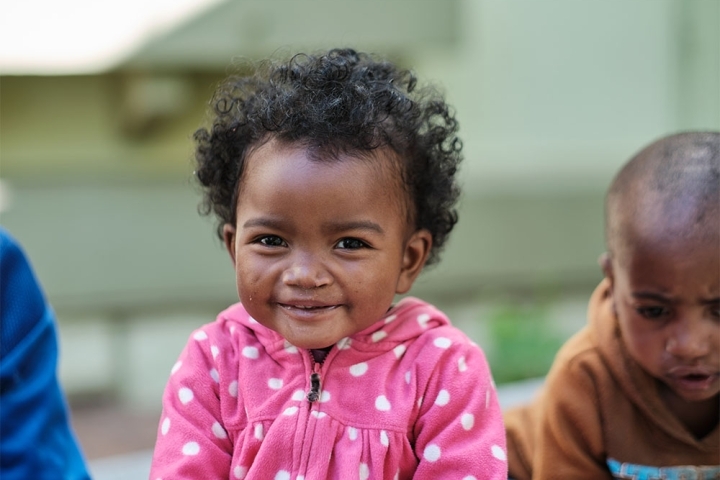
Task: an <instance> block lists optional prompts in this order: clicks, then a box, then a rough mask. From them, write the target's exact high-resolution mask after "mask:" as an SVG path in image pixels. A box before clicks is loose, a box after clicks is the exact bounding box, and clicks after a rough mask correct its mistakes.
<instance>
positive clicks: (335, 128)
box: [151, 49, 507, 480]
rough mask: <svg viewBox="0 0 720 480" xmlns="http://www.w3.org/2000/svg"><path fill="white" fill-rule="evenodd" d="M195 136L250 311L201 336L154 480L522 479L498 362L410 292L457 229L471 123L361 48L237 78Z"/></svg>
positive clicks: (175, 390)
mask: <svg viewBox="0 0 720 480" xmlns="http://www.w3.org/2000/svg"><path fill="white" fill-rule="evenodd" d="M213 106H214V122H213V125H212V128H210V129H209V130H206V129H201V130H199V131H198V132H197V133H196V135H195V139H196V141H197V144H198V146H197V154H196V158H197V170H196V176H197V178H198V180H199V182H200V183H201V184H202V186H203V187H204V193H205V195H204V203H203V204H202V206H203V207H204V212H205V213H209V212H214V213H215V215H216V216H217V218H218V220H219V221H218V228H217V231H218V234H219V236H220V237H221V238H222V240H223V241H224V243H225V247H226V248H227V251H228V252H229V254H230V257H231V259H232V262H233V265H234V268H235V272H236V281H237V291H238V296H239V298H240V303H238V304H235V305H233V306H231V307H230V308H228V309H227V310H225V311H223V312H221V313H220V315H219V316H218V318H217V320H216V321H215V322H213V323H209V324H207V325H205V326H203V327H201V328H200V329H198V330H197V331H195V332H194V333H193V334H192V335H191V338H190V339H189V341H188V343H187V346H186V347H185V349H184V351H183V352H182V353H181V355H180V358H179V360H178V362H177V363H176V364H175V366H174V367H173V368H172V372H171V376H170V379H169V381H168V384H167V387H166V390H165V394H164V397H163V413H162V416H161V419H160V425H159V429H158V436H157V443H156V447H155V452H154V458H153V464H152V475H151V478H152V479H155V478H163V479H178V478H201V479H221V478H222V479H226V478H231V479H243V478H246V479H275V480H290V479H292V480H303V479H307V480H311V479H312V480H315V479H326V478H328V479H329V478H332V479H339V480H348V479H370V478H372V479H409V478H422V479H440V478H448V479H450V478H455V479H465V480H470V479H481V478H482V479H484V478H493V479H501V478H503V479H504V478H507V464H506V453H505V433H504V427H503V423H502V415H501V412H500V409H499V405H498V402H497V398H496V393H495V390H494V387H493V382H492V379H491V376H490V372H489V369H488V365H487V363H486V360H485V358H484V356H483V353H482V351H481V350H480V349H479V348H478V346H477V345H475V344H474V343H472V342H471V341H470V340H469V339H468V338H467V337H466V336H465V335H464V334H463V333H461V332H460V331H459V330H457V329H455V328H454V327H452V326H451V324H450V322H449V320H448V319H447V318H446V316H445V315H444V314H443V313H442V312H440V311H438V310H437V309H436V308H434V307H433V306H431V305H429V304H427V303H425V302H423V301H421V300H418V299H416V298H411V297H407V298H404V299H402V300H400V301H399V302H397V303H393V300H394V297H395V295H396V294H403V293H406V292H407V291H408V290H409V289H410V288H411V286H412V284H413V282H414V281H415V279H416V278H417V276H418V275H419V274H420V272H421V271H422V269H423V267H424V266H425V265H426V264H431V263H434V262H436V261H437V260H438V255H439V252H440V250H441V248H442V247H443V245H444V244H445V241H446V239H447V237H448V234H449V233H450V231H451V230H452V228H453V226H454V224H455V223H456V220H457V215H456V211H455V209H454V204H455V202H456V200H457V197H458V193H459V190H458V186H457V184H456V180H455V172H456V169H457V166H458V162H459V161H460V159H461V155H460V142H459V140H458V139H457V137H456V131H457V123H456V121H455V118H454V116H453V114H452V113H451V112H450V110H449V108H448V106H447V104H446V103H445V102H444V100H443V99H442V97H441V96H440V95H439V94H438V93H437V92H436V91H435V90H434V89H431V88H418V86H417V83H416V78H415V76H414V75H413V74H412V73H411V72H409V71H405V70H400V69H398V68H397V67H396V66H394V65H393V64H391V63H389V62H387V61H383V60H377V59H375V58H374V57H371V56H369V55H367V54H362V53H357V52H355V51H353V50H350V49H342V50H340V49H338V50H331V51H329V52H326V53H323V54H317V55H298V56H295V57H293V58H291V59H290V60H289V61H287V62H284V63H283V62H265V63H264V64H262V65H261V66H260V68H259V69H258V70H257V71H256V73H254V74H253V75H252V76H249V77H242V78H230V79H229V80H227V81H226V82H225V83H224V84H223V85H222V86H220V87H219V89H218V91H217V92H216V95H215V97H214V99H213Z"/></svg>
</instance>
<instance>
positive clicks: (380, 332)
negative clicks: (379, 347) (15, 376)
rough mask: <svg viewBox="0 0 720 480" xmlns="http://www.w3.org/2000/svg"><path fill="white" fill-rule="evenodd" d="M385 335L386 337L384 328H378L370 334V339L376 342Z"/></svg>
mask: <svg viewBox="0 0 720 480" xmlns="http://www.w3.org/2000/svg"><path fill="white" fill-rule="evenodd" d="M385 337H387V332H386V331H384V330H378V331H377V332H375V333H373V334H372V341H373V342H375V343H377V342H379V341H380V340H382V339H383V338H385Z"/></svg>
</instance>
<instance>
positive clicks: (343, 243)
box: [336, 238, 367, 250]
mask: <svg viewBox="0 0 720 480" xmlns="http://www.w3.org/2000/svg"><path fill="white" fill-rule="evenodd" d="M336 247H337V248H344V249H348V250H357V249H358V248H363V247H367V245H366V244H365V242H363V241H362V240H358V239H357V238H343V239H342V240H340V241H339V242H338V243H337V245H336Z"/></svg>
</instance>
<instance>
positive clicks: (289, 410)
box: [283, 407, 298, 416]
mask: <svg viewBox="0 0 720 480" xmlns="http://www.w3.org/2000/svg"><path fill="white" fill-rule="evenodd" d="M297 412H298V407H288V408H286V409H285V410H284V411H283V415H287V416H290V415H295V414H296V413H297Z"/></svg>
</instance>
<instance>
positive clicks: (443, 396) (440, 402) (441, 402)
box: [435, 390, 450, 407]
mask: <svg viewBox="0 0 720 480" xmlns="http://www.w3.org/2000/svg"><path fill="white" fill-rule="evenodd" d="M448 403H450V392H448V391H447V390H440V393H438V396H437V398H436V399H435V405H437V406H439V407H444V406H445V405H447V404H448Z"/></svg>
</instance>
